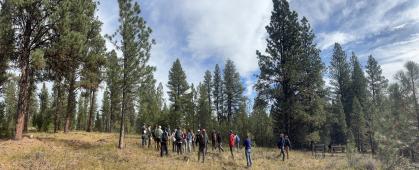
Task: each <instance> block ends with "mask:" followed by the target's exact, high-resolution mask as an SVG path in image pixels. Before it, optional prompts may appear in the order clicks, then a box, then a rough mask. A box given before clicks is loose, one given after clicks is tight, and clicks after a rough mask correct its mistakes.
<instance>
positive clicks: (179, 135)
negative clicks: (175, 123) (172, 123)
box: [175, 131, 182, 141]
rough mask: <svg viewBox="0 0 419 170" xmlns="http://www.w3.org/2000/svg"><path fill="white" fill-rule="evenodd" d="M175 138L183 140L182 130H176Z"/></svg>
mask: <svg viewBox="0 0 419 170" xmlns="http://www.w3.org/2000/svg"><path fill="white" fill-rule="evenodd" d="M175 138H176V141H180V140H182V136H181V134H180V131H177V132H176V134H175Z"/></svg>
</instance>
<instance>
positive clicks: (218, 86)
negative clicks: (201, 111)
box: [212, 64, 224, 124]
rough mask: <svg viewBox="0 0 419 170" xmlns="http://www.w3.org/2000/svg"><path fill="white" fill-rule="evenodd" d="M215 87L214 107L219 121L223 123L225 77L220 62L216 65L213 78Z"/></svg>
mask: <svg viewBox="0 0 419 170" xmlns="http://www.w3.org/2000/svg"><path fill="white" fill-rule="evenodd" d="M212 83H213V85H212V86H213V87H212V96H213V100H214V109H215V112H216V114H217V121H218V123H219V124H221V121H222V119H223V116H224V115H223V113H224V112H223V103H224V101H223V100H222V99H223V87H224V86H223V84H224V83H223V78H222V75H221V70H220V67H219V66H218V64H216V65H215V69H214V78H213V82H212Z"/></svg>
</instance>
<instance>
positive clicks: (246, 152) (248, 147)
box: [243, 135, 252, 167]
mask: <svg viewBox="0 0 419 170" xmlns="http://www.w3.org/2000/svg"><path fill="white" fill-rule="evenodd" d="M243 145H244V155H245V156H246V162H247V167H252V156H251V149H252V142H251V140H250V137H249V135H246V139H245V140H244V142H243Z"/></svg>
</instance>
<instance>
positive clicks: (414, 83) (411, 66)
mask: <svg viewBox="0 0 419 170" xmlns="http://www.w3.org/2000/svg"><path fill="white" fill-rule="evenodd" d="M405 68H406V72H404V71H400V72H398V73H397V75H396V79H397V80H399V81H400V83H401V85H402V87H403V88H404V89H405V90H406V92H407V96H409V98H410V99H411V100H410V101H411V102H409V104H411V105H412V108H414V111H413V113H415V114H416V123H417V124H416V126H417V129H418V130H419V103H418V94H417V91H416V90H417V89H418V87H419V64H417V63H415V62H413V61H409V62H407V63H406V64H405Z"/></svg>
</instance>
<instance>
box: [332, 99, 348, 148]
mask: <svg viewBox="0 0 419 170" xmlns="http://www.w3.org/2000/svg"><path fill="white" fill-rule="evenodd" d="M330 119H331V122H332V124H331V127H330V128H331V132H330V138H331V143H333V144H346V141H347V135H346V134H347V132H348V130H347V128H346V120H345V112H344V110H343V105H342V102H341V101H340V96H339V95H337V96H336V99H335V100H334V101H333V103H332V110H331V117H330Z"/></svg>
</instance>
